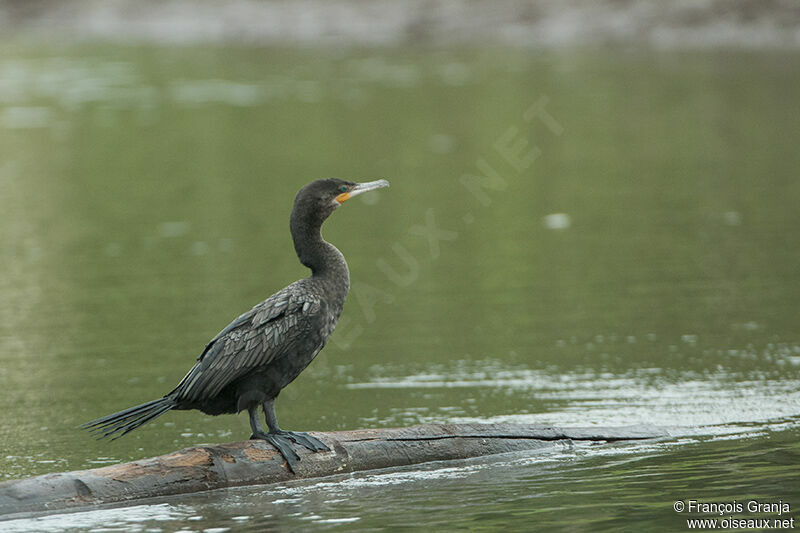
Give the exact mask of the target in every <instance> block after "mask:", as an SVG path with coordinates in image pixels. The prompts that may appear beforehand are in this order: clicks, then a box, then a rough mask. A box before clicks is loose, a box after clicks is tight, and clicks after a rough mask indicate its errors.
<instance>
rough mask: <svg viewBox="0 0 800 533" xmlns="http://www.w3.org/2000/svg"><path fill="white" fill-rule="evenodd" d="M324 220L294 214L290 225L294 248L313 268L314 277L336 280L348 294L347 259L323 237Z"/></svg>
mask: <svg viewBox="0 0 800 533" xmlns="http://www.w3.org/2000/svg"><path fill="white" fill-rule="evenodd" d="M322 222H323V221H316V220H302V219H299V218H297V217H295V216H292V219H291V222H290V227H291V231H292V240H293V241H294V250H295V252H297V257H298V258H299V259H300V262H301V263H303V265H305V266H306V267H308V268H310V269H311V276H312V277H313V278H318V279H324V280H330V281H332V282H335V283H336V285H341V287H338V288H339V289H343V290H344V294H347V291H348V289H349V288H350V272H349V270H348V268H347V261H345V259H344V255H342V252H340V251H339V250H338V249H337V248H336V247H335V246H334V245H332V244H331V243H329V242H327V241H326V240H325V239H323V238H322V231H321V230H322Z"/></svg>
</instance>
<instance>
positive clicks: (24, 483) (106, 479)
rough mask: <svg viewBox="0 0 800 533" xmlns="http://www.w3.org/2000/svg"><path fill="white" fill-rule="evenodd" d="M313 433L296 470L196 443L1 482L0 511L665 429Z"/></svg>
mask: <svg viewBox="0 0 800 533" xmlns="http://www.w3.org/2000/svg"><path fill="white" fill-rule="evenodd" d="M313 435H314V436H316V437H317V438H319V439H320V440H322V441H323V442H324V443H325V444H327V445H328V447H329V448H330V449H331V451H330V452H317V453H311V452H309V451H308V450H306V449H304V448H302V447H297V448H296V449H297V451H298V454H299V455H300V457H301V460H300V462H299V464H298V465H297V467H296V473H292V472H291V471H290V470H289V469H288V468H287V466H286V463H285V461H284V460H283V457H281V455H280V454H279V453H278V452H277V451H276V450H275V449H274V448H273V447H272V446H271V445H270V444H268V443H267V442H265V441H260V440H253V441H244V442H231V443H227V444H219V445H204V446H196V447H191V448H186V449H183V450H180V451H177V452H173V453H170V454H167V455H162V456H159V457H152V458H149V459H142V460H140V461H133V462H130V463H124V464H118V465H112V466H105V467H102V468H95V469H92V470H79V471H74V472H65V473H57V474H46V475H43V476H37V477H33V478H28V479H21V480H14V481H6V482H3V483H0V516H2V515H9V514H18V513H39V512H45V511H51V510H57V509H66V508H74V507H82V506H91V505H99V504H110V503H120V502H128V501H133V500H138V499H142V498H153V497H160V496H170V495H175V494H186V493H193V492H200V491H206V490H212V489H219V488H224V487H237V486H244V485H262V484H268V483H276V482H281V481H288V480H291V479H299V478H311V477H323V476H330V475H334V474H345V473H351V472H358V471H363V470H372V469H377V468H390V467H398V466H406V465H413V464H419V463H426V462H430V461H447V460H454V459H466V458H470V457H479V456H484V455H493V454H500V453H507V452H515V451H524V450H537V449H544V448H552V447H553V446H558V445H565V444H566V445H569V444H570V443H571V442H572V441H597V442H611V441H620V440H638V439H652V438H658V437H663V436H666V435H667V433H666V432H665V431H664V430H660V429H658V428H653V427H646V426H635V427H624V428H565V429H559V428H554V427H542V426H523V425H515V424H449V425H422V426H413V427H408V428H392V429H361V430H355V431H337V432H331V433H318V432H314V433H313ZM6 518H7V517H6Z"/></svg>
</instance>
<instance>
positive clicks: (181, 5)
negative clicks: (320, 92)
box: [0, 0, 800, 50]
mask: <svg viewBox="0 0 800 533" xmlns="http://www.w3.org/2000/svg"><path fill="white" fill-rule="evenodd" d="M0 32H2V33H3V35H6V36H15V37H20V36H21V37H26V38H34V39H39V40H78V41H81V40H97V39H100V40H110V41H115V42H156V43H185V44H192V43H238V44H252V45H282V46H285V45H289V46H350V45H355V46H407V45H422V46H448V45H466V46H486V45H504V46H519V47H533V48H537V47H567V46H597V45H622V46H648V47H652V48H657V49H659V48H664V49H706V48H720V49H754V50H758V49H784V50H797V49H800V9H799V8H798V5H797V3H796V2H794V1H793V0H693V1H687V0H670V1H659V0H533V1H531V0H527V1H523V0H494V1H492V0H483V1H478V0H440V1H430V0H406V1H397V0H394V1H393V0H376V1H372V2H364V1H359V0H297V1H292V0H262V1H259V0H229V1H226V2H216V1H212V0H161V1H157V0H71V1H67V2H65V1H59V0H0Z"/></svg>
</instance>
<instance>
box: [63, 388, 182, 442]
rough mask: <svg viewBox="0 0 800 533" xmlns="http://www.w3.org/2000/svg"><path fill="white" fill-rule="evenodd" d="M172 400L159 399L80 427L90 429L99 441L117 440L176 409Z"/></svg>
mask: <svg viewBox="0 0 800 533" xmlns="http://www.w3.org/2000/svg"><path fill="white" fill-rule="evenodd" d="M175 405H176V404H175V401H174V400H172V399H171V398H159V399H158V400H153V401H151V402H147V403H143V404H141V405H137V406H135V407H130V408H128V409H125V410H123V411H120V412H119V413H114V414H112V415H107V416H104V417H101V418H98V419H96V420H92V421H91V422H86V423H85V424H82V425H80V426H78V427H80V428H82V429H88V430H89V431H91V432H92V435H94V436H95V437H97V438H98V439H104V438H106V437H112V439H111V440H116V439H118V438H120V437H122V436H123V435H125V434H127V433H129V432H131V431H133V430H134V429H136V428H138V427H139V426H141V425H143V424H146V423H148V422H150V421H151V420H154V419H156V418H158V417H159V416H161V415H163V414H164V413H166V412H167V411H169V410H170V409H173V408H174V407H175Z"/></svg>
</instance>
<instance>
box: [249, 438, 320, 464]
mask: <svg viewBox="0 0 800 533" xmlns="http://www.w3.org/2000/svg"><path fill="white" fill-rule="evenodd" d="M250 439H251V440H253V439H262V440H265V441H267V442H269V443H270V444H272V445H273V446H274V447H275V449H276V450H278V451H279V452H280V454H281V455H282V456H283V458H284V459H286V464H287V465H289V470H291V471H292V473H294V472H295V469H294V467H295V466H296V465H297V463H298V462H300V456H299V455H298V454H297V452H296V451H295V449H294V445H293V444H299V445H300V446H303V447H304V448H308V449H309V450H311V451H312V452H329V451H331V449H330V448H328V447H327V446H326V445H325V444H324V443H323V442H322V441H320V440H319V439H317V438H316V437H312V436H311V435H309V434H308V433H302V432H300V431H276V432H274V433H273V432H269V433H264V432H263V431H258V432H256V433H253V434H252V435H251V436H250Z"/></svg>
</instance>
